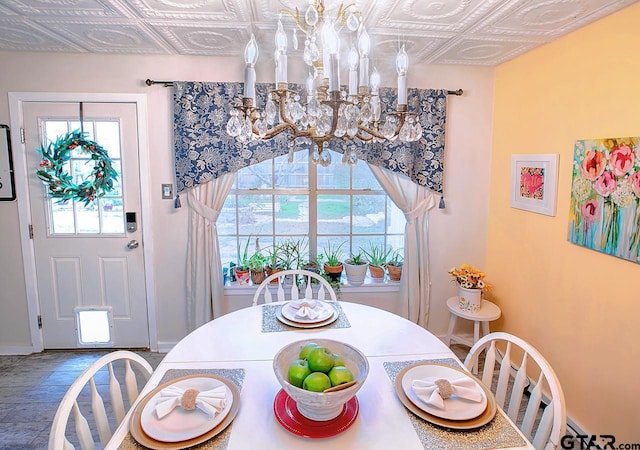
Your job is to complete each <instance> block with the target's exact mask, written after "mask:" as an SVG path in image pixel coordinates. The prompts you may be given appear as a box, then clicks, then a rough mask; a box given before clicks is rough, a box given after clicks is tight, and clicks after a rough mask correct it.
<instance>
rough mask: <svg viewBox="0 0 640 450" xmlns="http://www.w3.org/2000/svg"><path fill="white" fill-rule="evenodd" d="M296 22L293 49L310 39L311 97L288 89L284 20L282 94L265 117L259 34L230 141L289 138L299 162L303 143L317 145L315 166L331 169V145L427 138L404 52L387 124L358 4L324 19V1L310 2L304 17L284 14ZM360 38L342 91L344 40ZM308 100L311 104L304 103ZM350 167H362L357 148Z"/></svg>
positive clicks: (279, 70) (279, 59) (250, 49)
mask: <svg viewBox="0 0 640 450" xmlns="http://www.w3.org/2000/svg"><path fill="white" fill-rule="evenodd" d="M282 12H283V13H286V14H289V15H290V16H291V17H293V19H294V21H295V25H294V28H293V47H294V49H297V48H298V38H297V33H298V32H300V31H301V32H302V33H303V34H304V53H303V59H304V62H305V64H306V65H307V66H308V72H309V75H308V78H307V80H306V83H305V90H306V93H305V95H304V96H303V95H301V93H299V92H295V91H292V90H290V89H289V83H288V79H287V69H288V61H287V46H288V39H287V34H286V33H285V30H284V27H283V24H282V20H281V19H279V20H278V27H277V31H276V34H275V44H276V45H275V47H276V50H275V55H274V59H275V68H276V69H275V80H276V84H275V89H273V90H270V91H269V95H268V98H267V101H266V105H265V107H264V110H262V109H261V108H259V107H258V105H257V101H256V99H257V97H256V88H255V83H256V72H255V65H256V63H257V61H258V55H259V50H258V43H257V42H256V39H255V36H254V35H253V34H252V35H251V39H250V40H249V43H248V44H247V46H246V48H245V52H244V59H245V63H246V67H245V71H244V91H243V99H242V103H241V104H240V105H237V106H235V107H234V109H233V110H232V111H231V118H230V119H229V121H228V123H227V133H228V134H229V135H230V136H232V137H234V138H236V139H237V140H238V141H239V142H242V143H246V142H248V141H250V140H252V139H262V140H268V139H272V138H274V137H276V136H277V135H279V134H280V133H283V132H285V131H288V132H289V133H290V136H289V137H290V143H289V145H290V152H289V158H290V161H292V158H293V142H294V141H295V140H296V139H298V138H300V139H302V140H303V142H305V143H309V142H313V143H315V148H314V151H313V153H312V156H311V160H312V162H314V163H320V164H321V165H323V166H325V167H326V166H328V165H329V164H330V163H331V155H330V154H329V152H328V151H323V150H326V149H327V148H328V141H329V140H330V139H334V138H336V139H340V140H343V141H346V142H353V141H354V140H355V139H359V140H361V141H363V142H384V141H385V140H395V139H396V138H397V139H400V140H401V141H402V142H414V141H417V140H419V139H420V138H421V137H422V126H421V125H420V123H419V121H418V118H417V114H416V113H411V112H408V110H407V71H408V67H409V58H408V55H407V52H406V51H405V46H404V45H402V47H401V48H400V51H399V52H398V55H397V59H396V69H397V73H398V103H397V106H396V110H395V111H393V112H389V113H387V115H386V118H385V119H384V120H381V105H380V97H379V89H380V74H379V72H378V70H377V69H376V68H375V67H374V68H373V71H371V72H370V71H369V67H370V50H371V40H370V37H369V34H368V33H367V30H366V28H365V26H364V24H363V23H362V19H361V17H362V14H361V13H360V11H358V10H357V7H356V5H355V3H350V4H348V5H347V6H345V5H344V4H341V5H340V6H339V8H338V10H337V12H336V14H335V16H334V17H329V16H328V14H327V13H326V11H325V6H324V1H323V0H309V6H308V7H307V10H306V12H305V14H304V17H301V16H300V11H299V10H298V9H297V8H296V10H295V13H294V12H292V11H290V10H286V9H285V10H283V11H282ZM345 27H346V30H347V31H345V33H352V35H353V33H355V35H357V49H356V46H355V45H351V47H350V50H349V52H348V58H347V59H348V61H347V63H348V75H349V78H348V85H347V89H346V90H342V88H341V84H340V47H341V42H340V33H341V32H342V31H343V30H344V29H345ZM301 98H305V101H301ZM343 162H344V163H347V164H350V165H355V164H356V163H357V156H356V154H355V146H351V147H350V148H349V149H348V150H347V151H345V152H344V158H343Z"/></svg>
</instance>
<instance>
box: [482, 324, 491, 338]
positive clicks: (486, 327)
mask: <svg viewBox="0 0 640 450" xmlns="http://www.w3.org/2000/svg"><path fill="white" fill-rule="evenodd" d="M489 333H491V331H490V330H489V322H488V321H484V322H482V335H483V336H486V335H487V334H489Z"/></svg>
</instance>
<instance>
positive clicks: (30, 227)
mask: <svg viewBox="0 0 640 450" xmlns="http://www.w3.org/2000/svg"><path fill="white" fill-rule="evenodd" d="M29 239H33V225H31V224H29Z"/></svg>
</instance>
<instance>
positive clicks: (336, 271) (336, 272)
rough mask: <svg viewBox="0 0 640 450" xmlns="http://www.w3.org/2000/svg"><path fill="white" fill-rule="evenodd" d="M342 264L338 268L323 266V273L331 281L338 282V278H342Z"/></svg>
mask: <svg viewBox="0 0 640 450" xmlns="http://www.w3.org/2000/svg"><path fill="white" fill-rule="evenodd" d="M342 268H343V266H342V264H340V265H339V266H329V265H327V264H325V265H324V271H325V272H327V273H328V274H329V278H331V280H332V281H340V277H341V276H342Z"/></svg>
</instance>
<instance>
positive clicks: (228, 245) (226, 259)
mask: <svg viewBox="0 0 640 450" xmlns="http://www.w3.org/2000/svg"><path fill="white" fill-rule="evenodd" d="M219 244H220V261H221V262H222V265H223V266H227V265H228V264H229V263H230V262H232V261H233V262H237V259H238V241H237V240H236V238H235V237H232V236H220V239H219Z"/></svg>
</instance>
